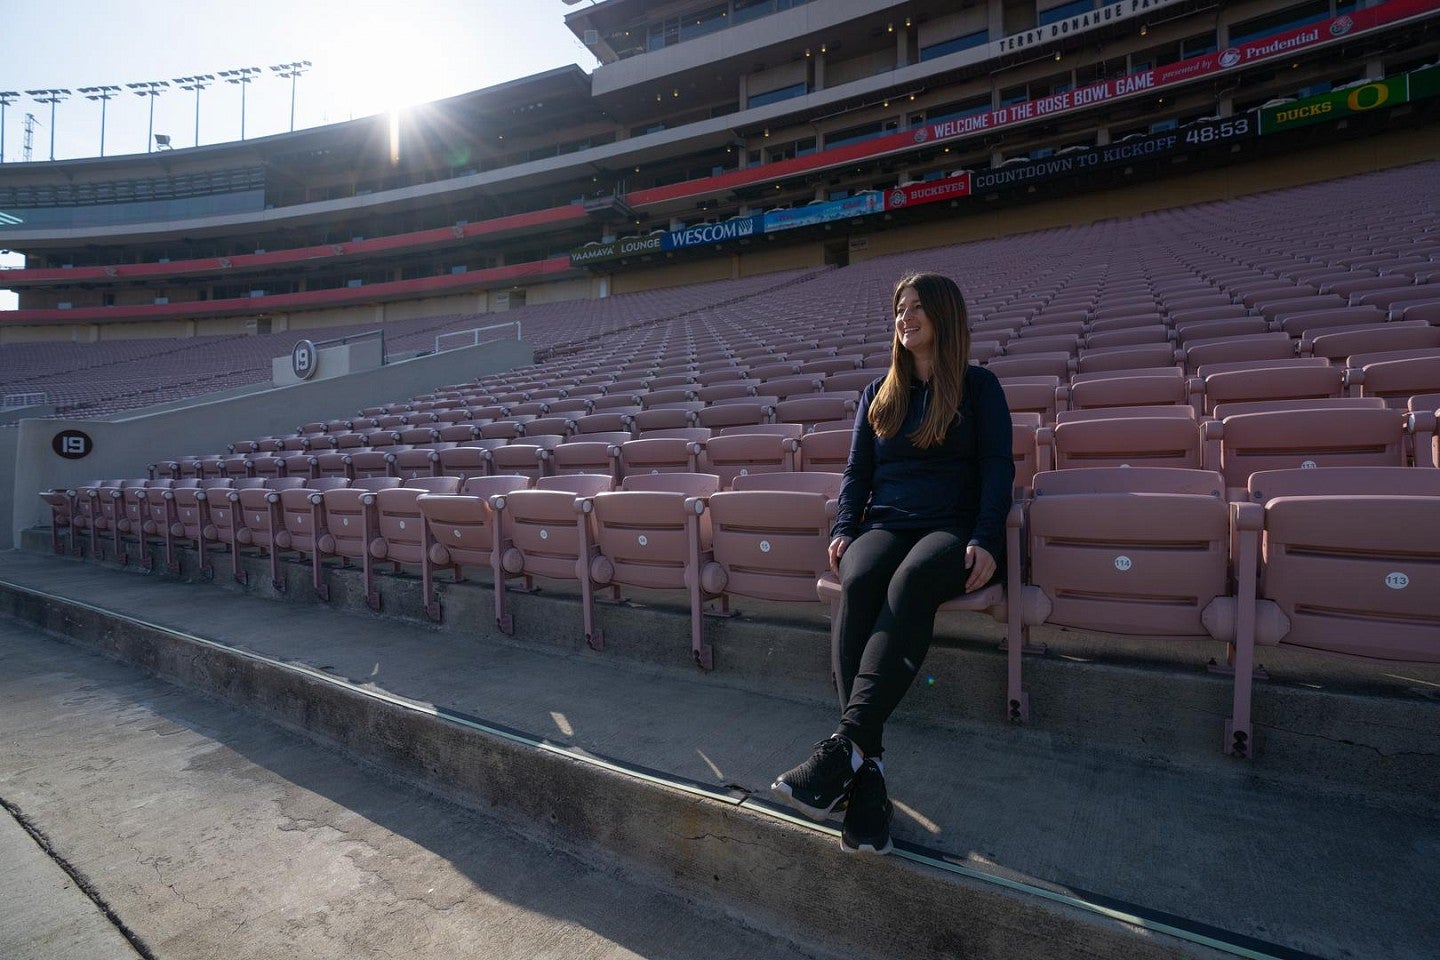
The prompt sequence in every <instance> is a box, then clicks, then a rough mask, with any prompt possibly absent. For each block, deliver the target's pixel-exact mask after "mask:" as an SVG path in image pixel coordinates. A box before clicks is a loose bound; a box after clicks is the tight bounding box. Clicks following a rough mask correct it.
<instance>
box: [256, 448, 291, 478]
mask: <svg viewBox="0 0 1440 960" xmlns="http://www.w3.org/2000/svg"><path fill="white" fill-rule="evenodd" d="M250 476H252V477H260V478H262V479H265V480H273V479H275V478H276V477H283V476H285V459H284V458H283V457H279V456H276V455H275V454H274V453H273V452H270V453H254V454H251V456H250Z"/></svg>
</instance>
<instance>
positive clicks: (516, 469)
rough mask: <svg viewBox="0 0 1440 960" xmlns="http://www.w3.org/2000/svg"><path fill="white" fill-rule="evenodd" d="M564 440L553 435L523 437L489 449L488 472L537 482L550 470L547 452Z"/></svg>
mask: <svg viewBox="0 0 1440 960" xmlns="http://www.w3.org/2000/svg"><path fill="white" fill-rule="evenodd" d="M564 441H565V438H564V437H560V436H556V435H555V434H545V435H542V436H538V437H524V438H522V439H519V440H515V441H512V442H511V443H508V444H505V445H504V446H501V447H492V448H491V449H490V472H491V473H492V474H498V473H512V474H519V475H521V476H526V477H530V478H531V479H532V480H538V479H539V478H540V477H542V476H546V475H547V474H548V472H549V469H550V457H549V451H551V450H553V449H554V448H555V447H558V446H560V445H561V444H562V443H564Z"/></svg>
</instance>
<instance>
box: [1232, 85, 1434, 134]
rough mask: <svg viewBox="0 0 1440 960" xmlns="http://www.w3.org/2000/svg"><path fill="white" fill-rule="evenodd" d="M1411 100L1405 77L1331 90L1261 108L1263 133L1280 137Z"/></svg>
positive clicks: (1261, 130) (1261, 128)
mask: <svg viewBox="0 0 1440 960" xmlns="http://www.w3.org/2000/svg"><path fill="white" fill-rule="evenodd" d="M1408 99H1409V91H1408V89H1407V85H1406V83H1405V78H1404V77H1386V78H1385V79H1383V80H1375V81H1373V82H1371V83H1367V84H1365V85H1364V86H1359V87H1350V88H1348V89H1346V90H1332V91H1331V92H1330V93H1322V94H1319V95H1317V96H1314V97H1306V98H1305V99H1304V100H1297V101H1295V102H1294V103H1286V104H1282V105H1280V106H1275V107H1261V108H1260V132H1261V133H1263V134H1271V133H1280V132H1281V131H1284V130H1293V129H1295V128H1297V127H1308V126H1310V125H1311V124H1313V123H1327V122H1329V121H1331V120H1339V119H1340V118H1341V117H1344V116H1347V115H1349V114H1352V113H1364V112H1366V111H1367V110H1376V109H1379V108H1380V107H1393V106H1395V105H1396V104H1397V103H1404V102H1405V101H1406V100H1408Z"/></svg>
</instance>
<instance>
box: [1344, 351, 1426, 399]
mask: <svg viewBox="0 0 1440 960" xmlns="http://www.w3.org/2000/svg"><path fill="white" fill-rule="evenodd" d="M1356 356H1365V355H1364V354H1358V355H1356ZM1345 384H1346V386H1347V387H1348V388H1349V392H1350V395H1351V396H1362V397H1383V398H1384V399H1385V401H1386V405H1387V406H1391V407H1398V408H1401V409H1404V408H1406V407H1407V404H1408V401H1409V399H1410V397H1412V396H1415V395H1417V394H1428V393H1436V392H1440V352H1437V353H1435V354H1432V355H1430V356H1420V355H1417V356H1414V357H1409V358H1406V359H1396V360H1384V361H1379V362H1375V363H1366V364H1364V365H1363V366H1361V367H1354V366H1349V367H1348V368H1347V369H1346V370H1345Z"/></svg>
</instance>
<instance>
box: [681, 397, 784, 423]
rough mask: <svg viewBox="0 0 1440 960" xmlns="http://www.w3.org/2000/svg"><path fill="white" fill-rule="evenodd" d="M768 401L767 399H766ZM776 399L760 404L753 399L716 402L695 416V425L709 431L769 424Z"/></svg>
mask: <svg viewBox="0 0 1440 960" xmlns="http://www.w3.org/2000/svg"><path fill="white" fill-rule="evenodd" d="M767 399H768V398H767ZM778 402H779V400H778V399H776V400H774V401H771V402H769V403H760V402H758V400H757V398H755V397H745V398H736V399H735V401H734V402H729V401H724V400H720V401H716V402H715V403H713V404H711V405H710V406H708V407H705V408H704V409H702V410H699V411H697V412H696V414H695V425H696V426H697V427H702V428H706V429H710V430H720V429H724V428H727V427H735V426H745V425H756V424H763V423H770V422H771V416H772V415H773V413H774V404H775V403H778Z"/></svg>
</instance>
